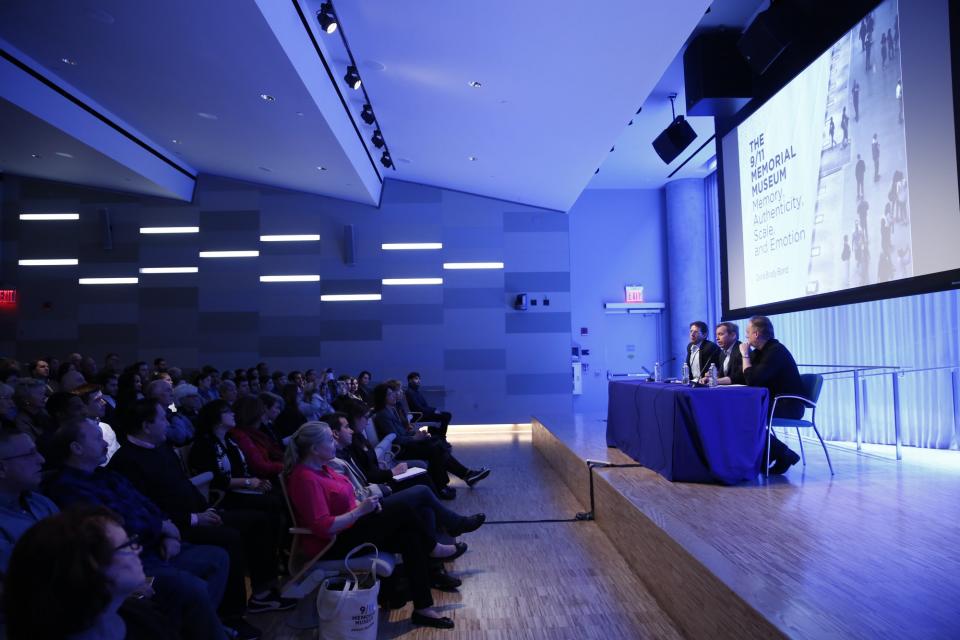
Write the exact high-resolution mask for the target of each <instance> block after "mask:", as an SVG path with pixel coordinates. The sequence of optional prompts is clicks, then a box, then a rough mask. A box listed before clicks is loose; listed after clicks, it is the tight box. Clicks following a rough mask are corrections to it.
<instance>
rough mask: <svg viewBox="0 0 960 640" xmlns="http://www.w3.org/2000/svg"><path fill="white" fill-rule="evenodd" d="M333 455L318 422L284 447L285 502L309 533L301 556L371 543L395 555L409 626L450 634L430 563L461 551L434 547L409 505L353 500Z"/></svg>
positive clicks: (340, 552) (332, 554)
mask: <svg viewBox="0 0 960 640" xmlns="http://www.w3.org/2000/svg"><path fill="white" fill-rule="evenodd" d="M335 455H336V442H335V440H334V438H333V433H332V432H331V431H330V427H329V426H328V425H326V424H324V423H323V422H307V423H306V424H304V425H302V426H301V427H300V428H299V429H297V431H296V433H294V434H293V436H292V437H291V438H290V441H289V443H288V444H287V450H286V457H285V460H284V463H285V470H286V471H287V472H288V474H289V476H288V480H287V483H288V487H289V493H290V501H291V503H292V504H293V510H294V512H295V513H296V517H297V522H298V524H299V525H300V526H302V527H306V528H308V529H310V530H311V531H312V532H313V535H311V536H306V537H305V540H304V543H303V551H304V552H305V553H306V554H309V555H315V554H317V553H319V552H321V551H323V550H324V549H325V548H326V551H325V553H324V558H328V559H329V558H342V557H343V556H345V555H346V554H347V553H348V552H349V551H350V550H351V549H353V548H354V547H355V546H357V545H359V544H362V543H365V542H370V543H373V544H375V545H376V546H377V548H379V549H381V550H383V551H391V552H395V553H400V554H401V555H402V556H403V562H404V566H405V567H406V570H407V578H408V579H409V581H410V591H411V594H412V595H413V615H412V617H411V622H413V623H414V624H418V625H424V626H429V627H435V628H438V629H452V628H453V626H454V625H453V620H451V619H450V618H446V617H442V616H440V614H439V613H437V612H436V610H434V608H433V597H432V595H431V593H430V582H431V580H430V562H431V559H438V560H453V559H455V558H457V557H459V556H460V555H461V554H462V553H463V551H465V550H466V548H465V547H464V546H455V545H445V544H438V543H437V541H436V540H435V539H434V538H433V537H431V536H430V535H429V533H428V531H427V528H426V526H425V525H424V523H423V521H422V520H421V518H420V516H419V515H418V514H417V512H416V511H414V510H413V509H412V508H411V507H410V506H409V505H406V504H403V503H393V504H388V505H381V504H380V501H379V498H377V497H376V496H366V497H363V498H362V500H359V501H358V500H357V496H356V495H355V493H354V489H353V485H352V484H351V483H350V481H349V480H348V479H347V478H345V477H344V476H342V475H340V474H339V473H338V472H336V471H335V470H334V469H333V468H332V467H331V466H329V463H330V462H331V461H332V460H333V458H334V456H335ZM331 543H332V544H331Z"/></svg>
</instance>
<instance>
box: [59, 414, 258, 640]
mask: <svg viewBox="0 0 960 640" xmlns="http://www.w3.org/2000/svg"><path fill="white" fill-rule="evenodd" d="M53 444H54V451H55V454H56V455H57V456H58V457H59V458H61V459H62V460H63V468H62V469H61V470H60V471H59V472H58V473H57V474H56V475H55V476H54V477H53V478H52V479H51V480H50V481H49V482H48V483H47V485H46V492H47V495H49V496H50V497H51V498H52V499H53V501H54V502H56V503H57V505H58V506H60V507H61V508H66V507H70V506H72V505H81V504H87V505H104V506H106V507H109V508H110V509H111V510H113V511H115V512H117V513H118V514H119V515H120V516H121V517H122V518H123V521H124V527H125V528H126V530H127V532H128V533H129V534H131V535H136V536H138V538H139V540H140V542H141V544H142V545H143V549H144V553H143V555H142V556H141V559H142V560H143V563H144V566H145V567H146V568H147V572H148V573H149V574H150V575H155V576H158V579H159V577H163V578H164V579H165V580H167V581H168V582H170V583H171V584H172V585H173V590H174V591H175V592H176V593H184V592H186V593H189V594H192V596H191V598H190V599H189V600H188V602H193V604H194V605H195V606H196V610H195V611H194V612H193V613H192V615H191V616H189V617H187V616H185V618H184V619H185V626H188V627H189V628H190V629H193V630H194V631H195V634H196V635H194V636H193V637H197V638H202V637H204V635H203V634H207V635H209V636H210V637H220V636H221V635H222V630H221V629H220V627H221V625H220V623H219V621H218V620H217V618H216V614H215V613H214V609H215V607H216V606H217V605H218V604H220V603H221V601H222V600H223V598H224V592H225V586H226V582H227V576H228V574H229V569H230V560H229V556H228V555H227V553H225V552H224V550H223V549H219V548H217V547H213V546H204V545H192V544H188V543H184V542H181V534H180V530H179V529H178V528H177V526H176V525H175V524H174V523H173V522H172V521H171V520H170V519H169V518H167V516H166V515H165V514H164V513H163V512H162V511H161V510H160V509H159V508H158V507H157V505H155V504H154V503H153V502H152V501H150V500H149V499H148V498H147V497H146V496H144V495H143V494H142V493H140V492H139V491H137V490H136V489H135V488H134V487H133V485H132V484H131V483H130V481H129V480H128V479H127V478H125V477H124V476H122V475H120V474H118V473H116V472H114V471H112V470H109V469H106V468H104V467H103V466H101V465H102V464H103V463H104V461H105V460H106V455H107V444H106V442H104V441H103V435H102V433H101V431H100V429H99V428H97V426H96V425H94V424H93V422H92V421H90V420H88V419H86V418H83V419H75V420H71V421H69V422H67V423H66V424H64V425H63V426H62V427H60V429H58V430H57V433H56V435H55V437H54V441H53ZM198 580H199V581H200V582H198ZM198 587H199V588H198ZM221 610H222V611H223V612H224V616H225V619H226V620H227V621H228V623H229V625H230V626H231V627H232V628H234V629H236V630H238V631H240V632H241V635H242V636H243V637H245V638H249V639H255V638H258V637H259V635H258V634H257V632H256V628H255V627H251V626H249V625H247V623H246V622H245V621H243V620H242V618H240V615H241V614H242V613H243V611H242V609H241V610H240V611H231V610H230V606H229V603H227V602H224V603H223V605H222V606H221Z"/></svg>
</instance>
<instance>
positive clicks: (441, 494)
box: [437, 487, 457, 500]
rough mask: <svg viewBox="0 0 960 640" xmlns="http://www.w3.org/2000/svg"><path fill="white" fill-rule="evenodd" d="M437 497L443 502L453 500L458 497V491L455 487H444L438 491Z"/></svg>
mask: <svg viewBox="0 0 960 640" xmlns="http://www.w3.org/2000/svg"><path fill="white" fill-rule="evenodd" d="M437 497H438V498H440V499H441V500H453V499H454V498H456V497H457V490H456V489H454V488H453V487H444V488H443V489H440V490H439V491H437Z"/></svg>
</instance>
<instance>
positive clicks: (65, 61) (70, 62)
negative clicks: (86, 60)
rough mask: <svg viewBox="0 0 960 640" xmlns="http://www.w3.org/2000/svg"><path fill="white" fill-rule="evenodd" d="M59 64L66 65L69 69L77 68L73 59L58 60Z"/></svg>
mask: <svg viewBox="0 0 960 640" xmlns="http://www.w3.org/2000/svg"><path fill="white" fill-rule="evenodd" d="M60 62H62V63H63V64H68V65H70V66H71V67H75V66H77V61H76V60H74V59H73V58H60Z"/></svg>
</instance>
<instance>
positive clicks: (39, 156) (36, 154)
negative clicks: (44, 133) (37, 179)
mask: <svg viewBox="0 0 960 640" xmlns="http://www.w3.org/2000/svg"><path fill="white" fill-rule="evenodd" d="M30 157H31V158H36V159H37V160H39V159H40V158H42V157H43V156H41V155H40V154H39V153H31V154H30Z"/></svg>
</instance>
